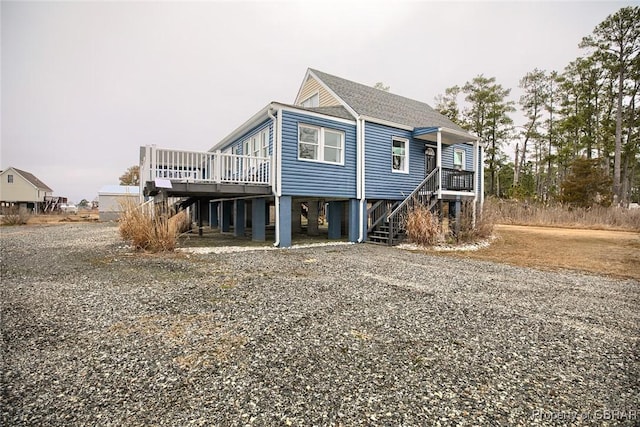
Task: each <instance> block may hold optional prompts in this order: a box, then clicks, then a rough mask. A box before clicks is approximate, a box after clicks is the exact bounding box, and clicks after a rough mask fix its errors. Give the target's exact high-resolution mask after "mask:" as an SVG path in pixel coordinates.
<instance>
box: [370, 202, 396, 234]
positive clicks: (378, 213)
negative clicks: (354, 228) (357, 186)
mask: <svg viewBox="0 0 640 427" xmlns="http://www.w3.org/2000/svg"><path fill="white" fill-rule="evenodd" d="M399 204H400V202H395V203H394V202H392V201H390V200H379V201H377V202H376V203H375V204H374V205H373V206H371V207H370V208H369V209H367V218H369V226H368V227H367V233H371V231H372V230H373V229H375V228H376V227H377V226H378V224H380V223H381V222H383V221H385V220H386V219H387V216H388V215H389V213H390V212H391V211H393V210H394V209H395V208H396V206H398V205H399Z"/></svg>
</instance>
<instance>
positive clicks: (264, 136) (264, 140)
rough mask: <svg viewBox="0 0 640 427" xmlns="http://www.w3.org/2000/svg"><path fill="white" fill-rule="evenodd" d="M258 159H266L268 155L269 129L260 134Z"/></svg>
mask: <svg viewBox="0 0 640 427" xmlns="http://www.w3.org/2000/svg"><path fill="white" fill-rule="evenodd" d="M260 142H261V147H260V154H259V156H260V157H267V156H268V155H269V129H265V130H263V131H262V132H261V133H260Z"/></svg>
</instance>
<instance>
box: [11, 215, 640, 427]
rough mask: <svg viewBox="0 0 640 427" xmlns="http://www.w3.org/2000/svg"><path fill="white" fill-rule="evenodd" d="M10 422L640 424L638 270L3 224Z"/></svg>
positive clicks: (365, 247) (102, 227)
mask: <svg viewBox="0 0 640 427" xmlns="http://www.w3.org/2000/svg"><path fill="white" fill-rule="evenodd" d="M0 243H1V244H2V246H1V266H2V284H1V292H2V294H1V297H2V300H1V301H2V319H1V321H2V353H1V354H2V380H1V387H2V394H1V401H0V403H1V405H2V417H1V420H2V423H1V424H2V425H6V426H9V425H65V426H70V425H118V426H119V425H130V426H135V425H171V426H180V425H224V426H226V425H319V426H320V425H345V426H352V425H394V426H398V425H404V426H418V425H557V424H576V425H583V424H584V425H586V424H593V425H607V424H608V425H638V424H639V423H640V382H639V378H640V361H639V345H638V344H639V338H640V310H639V301H640V291H639V289H640V287H639V285H640V284H639V283H638V282H636V281H631V280H627V281H624V280H612V279H608V278H604V277H598V276H592V275H581V274H576V273H568V272H558V273H553V272H542V271H537V270H531V269H526V268H515V267H510V266H506V265H501V264H494V263H487V262H476V261H462V260H458V259H448V258H444V257H431V256H427V255H425V254H421V253H414V252H408V251H403V250H400V249H397V248H396V249H394V248H387V247H382V246H374V245H342V246H323V247H313V248H303V249H294V250H277V251H256V252H241V253H223V254H202V255H198V254H184V253H183V254H172V255H144V254H136V253H132V251H131V250H130V249H129V248H128V247H126V246H125V245H123V243H122V242H121V241H120V240H119V239H118V235H117V229H116V228H115V227H114V226H113V225H109V224H65V225H56V226H29V227H3V228H2V229H1V240H0Z"/></svg>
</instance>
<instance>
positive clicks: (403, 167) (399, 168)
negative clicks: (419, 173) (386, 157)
mask: <svg viewBox="0 0 640 427" xmlns="http://www.w3.org/2000/svg"><path fill="white" fill-rule="evenodd" d="M391 171H392V172H402V173H409V140H407V139H404V138H393V140H392V147H391Z"/></svg>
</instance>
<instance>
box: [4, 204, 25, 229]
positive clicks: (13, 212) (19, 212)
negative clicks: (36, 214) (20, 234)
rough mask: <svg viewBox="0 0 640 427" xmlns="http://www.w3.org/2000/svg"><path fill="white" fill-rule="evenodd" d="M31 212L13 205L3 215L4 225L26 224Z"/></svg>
mask: <svg viewBox="0 0 640 427" xmlns="http://www.w3.org/2000/svg"><path fill="white" fill-rule="evenodd" d="M29 218H31V214H30V213H29V211H28V210H26V209H20V208H19V207H18V206H12V207H10V208H9V209H7V210H6V212H5V214H4V215H2V219H1V222H2V225H25V224H26V223H27V222H28V221H29Z"/></svg>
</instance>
